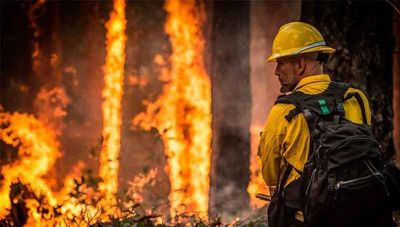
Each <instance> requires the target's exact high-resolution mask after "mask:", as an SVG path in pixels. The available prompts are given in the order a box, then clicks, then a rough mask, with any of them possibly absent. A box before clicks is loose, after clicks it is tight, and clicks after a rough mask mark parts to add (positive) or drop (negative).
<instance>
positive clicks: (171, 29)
mask: <svg viewBox="0 0 400 227" xmlns="http://www.w3.org/2000/svg"><path fill="white" fill-rule="evenodd" d="M164 7H165V10H166V11H167V13H168V18H167V22H166V25H165V31H166V33H167V34H168V35H169V37H170V41H171V44H172V48H173V53H172V56H171V57H170V61H171V65H172V68H171V70H170V72H169V74H168V75H166V74H167V72H165V71H164V73H163V75H161V76H160V78H162V80H163V81H167V79H166V78H168V81H169V82H168V83H167V84H166V85H165V87H164V90H163V93H162V95H161V96H160V97H159V98H158V100H157V101H156V102H155V103H146V105H147V110H146V112H145V113H141V114H139V115H137V116H136V117H135V118H134V119H133V125H141V126H142V127H143V128H144V129H150V128H152V127H154V128H157V129H158V131H159V133H160V134H161V135H162V139H163V142H164V145H165V152H166V154H167V157H168V161H167V168H166V169H167V172H168V173H169V180H170V183H171V192H170V195H169V200H170V206H171V207H170V212H171V214H173V213H175V212H177V213H182V212H184V211H185V212H193V211H200V212H207V210H208V193H209V173H210V159H211V149H210V142H211V83H210V80H209V77H208V75H207V73H206V70H205V65H204V60H203V58H204V38H203V34H202V31H201V27H202V24H203V21H204V9H203V6H202V5H201V4H200V5H196V1H194V0H190V1H179V0H168V1H167V2H166V4H165V6H164ZM155 62H158V63H160V62H161V63H162V62H163V61H162V59H161V58H160V56H159V55H158V56H156V59H155Z"/></svg>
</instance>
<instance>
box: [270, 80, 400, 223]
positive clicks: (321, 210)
mask: <svg viewBox="0 0 400 227" xmlns="http://www.w3.org/2000/svg"><path fill="white" fill-rule="evenodd" d="M348 88H349V85H348V84H345V83H339V82H331V83H330V85H329V87H328V88H327V89H326V90H325V91H324V92H322V93H321V94H317V95H307V94H304V93H302V92H299V91H296V92H294V93H291V94H290V95H283V96H280V97H279V98H278V100H277V101H276V103H290V104H293V105H295V108H294V109H293V110H291V111H290V112H289V114H288V115H287V116H285V118H286V119H287V120H288V121H291V120H292V118H293V117H295V116H296V115H297V114H300V113H302V114H303V115H304V117H305V119H306V121H307V124H308V127H309V131H310V151H309V158H308V161H307V162H306V164H305V166H304V170H303V172H302V173H301V177H300V178H299V179H298V180H296V181H294V182H293V183H291V184H289V185H288V186H287V187H285V189H283V185H284V184H285V182H286V180H287V177H288V176H289V173H290V171H292V169H293V167H291V166H290V165H289V167H288V168H287V169H286V171H285V173H284V174H283V178H282V179H281V181H280V184H279V185H280V187H278V192H277V193H276V194H278V197H279V196H283V197H284V196H286V197H291V198H289V199H287V198H285V200H286V202H285V204H289V205H287V206H289V207H292V209H295V208H296V207H297V208H300V210H301V211H302V212H303V214H304V221H305V223H306V224H308V225H310V226H384V225H385V220H384V218H381V217H384V216H385V215H387V214H389V215H391V211H392V210H395V209H398V208H399V206H400V199H399V194H400V188H399V185H398V182H397V180H396V179H395V178H396V177H398V176H399V175H397V176H393V175H392V174H390V173H388V172H389V171H387V170H388V169H389V168H385V165H384V163H383V161H382V159H381V147H380V145H379V143H378V142H377V141H376V139H375V138H374V135H373V133H372V130H371V128H370V126H369V125H368V124H367V116H366V113H365V108H364V103H363V101H362V99H361V97H360V95H359V94H358V93H350V94H348V95H347V97H344V95H345V93H346V91H347V89H348ZM352 97H355V98H356V99H357V101H358V103H359V105H360V108H361V110H362V114H363V121H364V123H363V124H356V123H353V122H351V121H349V120H346V119H345V117H344V116H345V111H344V108H343V103H344V102H345V101H346V100H347V99H350V98H352ZM392 167H393V166H391V168H392ZM394 168H395V167H394ZM391 170H392V173H393V172H394V171H397V170H393V169H391ZM285 194H286V195H285ZM293 201H297V204H296V202H293ZM291 204H295V205H291ZM272 209H273V208H272ZM388 218H390V219H391V217H388ZM386 220H387V219H386Z"/></svg>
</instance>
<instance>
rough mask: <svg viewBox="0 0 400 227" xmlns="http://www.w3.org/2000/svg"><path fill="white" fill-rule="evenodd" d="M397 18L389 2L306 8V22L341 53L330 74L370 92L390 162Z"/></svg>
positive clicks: (376, 130)
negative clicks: (394, 23) (393, 67)
mask: <svg viewBox="0 0 400 227" xmlns="http://www.w3.org/2000/svg"><path fill="white" fill-rule="evenodd" d="M392 16H393V10H392V8H391V6H390V5H389V4H388V3H386V2H368V3H361V2H349V1H343V2H306V1H304V2H303V3H302V21H305V22H308V23H311V24H312V25H314V26H315V27H316V28H317V29H318V30H319V31H321V33H322V34H323V35H324V37H325V39H326V41H327V43H328V45H330V46H333V47H335V48H336V53H335V54H334V56H333V58H332V59H331V61H330V63H329V64H328V67H327V71H328V73H329V74H330V75H331V76H332V77H333V78H334V79H340V80H344V81H347V82H350V83H351V84H352V85H354V86H356V87H359V88H361V89H364V90H365V91H366V93H367V96H368V97H369V99H370V104H371V108H372V124H373V130H374V133H375V136H377V138H378V141H380V143H381V144H382V147H383V150H384V151H385V158H386V159H388V158H390V157H392V156H393V154H394V146H393V133H392V130H393V123H392V120H393V112H392V96H393V76H392V64H393V59H392V54H393V48H394V45H393V33H392Z"/></svg>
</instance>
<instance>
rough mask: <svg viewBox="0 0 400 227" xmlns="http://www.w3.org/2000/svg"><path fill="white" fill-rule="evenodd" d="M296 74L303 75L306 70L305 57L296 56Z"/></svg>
mask: <svg viewBox="0 0 400 227" xmlns="http://www.w3.org/2000/svg"><path fill="white" fill-rule="evenodd" d="M296 71H297V75H300V76H303V75H304V72H305V71H306V59H304V58H298V59H297V64H296Z"/></svg>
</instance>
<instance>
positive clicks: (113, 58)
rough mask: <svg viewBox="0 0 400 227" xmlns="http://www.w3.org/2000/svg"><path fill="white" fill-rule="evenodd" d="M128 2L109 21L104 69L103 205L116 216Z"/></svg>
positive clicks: (116, 8)
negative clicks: (126, 8)
mask: <svg viewBox="0 0 400 227" xmlns="http://www.w3.org/2000/svg"><path fill="white" fill-rule="evenodd" d="M125 26H126V19H125V1H124V0H115V1H114V10H113V11H112V12H111V14H110V20H109V21H108V22H107V24H106V27H107V43H106V44H107V56H106V63H105V66H104V74H105V76H104V78H105V87H104V89H103V98H104V101H103V104H102V111H103V132H102V135H103V139H104V141H103V147H102V151H101V154H100V170H99V176H100V178H101V179H102V182H101V183H100V185H99V189H100V191H101V192H102V193H103V194H104V200H103V206H104V208H106V210H107V211H109V212H110V214H114V213H115V210H114V208H115V205H116V204H117V200H116V197H115V196H116V193H117V189H118V168H119V155H120V147H121V144H120V142H121V99H122V95H123V80H124V64H125V42H126V35H125Z"/></svg>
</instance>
